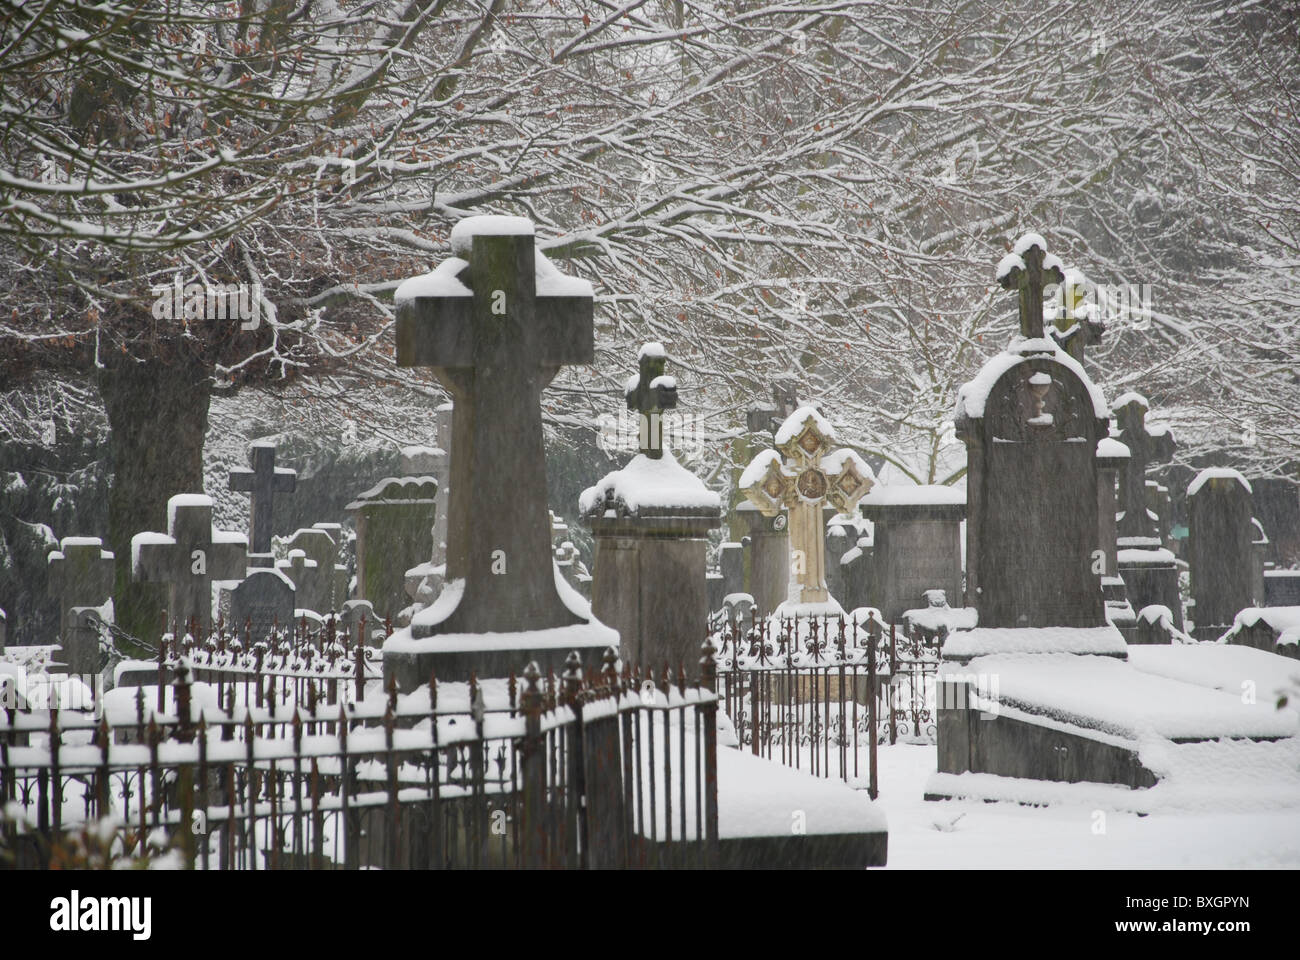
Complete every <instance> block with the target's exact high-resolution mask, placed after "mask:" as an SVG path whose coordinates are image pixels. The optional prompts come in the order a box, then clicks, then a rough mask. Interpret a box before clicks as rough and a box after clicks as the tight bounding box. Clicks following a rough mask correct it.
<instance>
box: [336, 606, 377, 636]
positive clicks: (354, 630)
mask: <svg viewBox="0 0 1300 960" xmlns="http://www.w3.org/2000/svg"><path fill="white" fill-rule="evenodd" d="M363 624H364V631H365V632H364V634H363V633H362V629H363ZM338 631H339V634H340V635H342V636H346V637H347V638H348V640H349V641H351V642H355V641H356V639H357V638H358V637H362V638H363V639H364V640H365V644H366V646H374V645H375V642H376V638H377V637H379V638H382V636H383V632H384V618H383V617H380V616H377V615H376V614H375V608H374V607H373V606H372V605H371V603H370V601H369V600H349V601H347V602H346V603H345V604H343V612H342V613H341V614H339V618H338Z"/></svg>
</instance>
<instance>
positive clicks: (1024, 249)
mask: <svg viewBox="0 0 1300 960" xmlns="http://www.w3.org/2000/svg"><path fill="white" fill-rule="evenodd" d="M1030 247H1037V248H1038V249H1039V250H1042V251H1043V252H1044V253H1046V252H1047V241H1046V240H1044V239H1043V238H1042V236H1041V235H1040V234H1037V233H1034V232H1033V231H1032V230H1031V231H1029V232H1028V233H1026V234H1024V235H1022V236H1021V238H1020V239H1019V240H1017V241H1016V245H1015V246H1014V247H1012V248H1011V252H1012V253H1014V254H1015V255H1016V256H1018V257H1023V256H1024V255H1025V254H1026V253H1028V252H1029V248H1030Z"/></svg>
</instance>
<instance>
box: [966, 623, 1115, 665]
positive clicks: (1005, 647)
mask: <svg viewBox="0 0 1300 960" xmlns="http://www.w3.org/2000/svg"><path fill="white" fill-rule="evenodd" d="M1126 649H1127V645H1126V644H1125V643H1124V636H1123V634H1121V633H1120V632H1119V631H1118V630H1116V629H1115V628H1114V627H1112V626H1110V625H1107V626H1104V627H976V628H975V629H974V630H967V631H962V632H959V633H953V634H949V636H948V639H947V640H946V641H944V645H943V655H944V657H946V658H950V659H964V658H967V657H979V656H984V655H987V654H995V653H1022V654H1099V655H1111V656H1121V657H1122V656H1123V655H1124V652H1125V650H1126Z"/></svg>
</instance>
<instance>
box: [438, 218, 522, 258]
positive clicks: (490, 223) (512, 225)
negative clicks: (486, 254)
mask: <svg viewBox="0 0 1300 960" xmlns="http://www.w3.org/2000/svg"><path fill="white" fill-rule="evenodd" d="M536 233H537V228H536V227H534V226H533V221H531V220H529V219H528V218H527V217H505V216H494V215H491V214H488V215H484V216H477V217H465V218H464V219H463V220H459V221H457V223H456V225H455V226H454V227H452V228H451V252H452V253H454V254H456V255H457V256H464V255H465V254H467V253H469V252H470V250H471V248H472V247H473V245H474V238H475V237H532V236H535V235H536Z"/></svg>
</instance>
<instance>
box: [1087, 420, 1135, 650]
mask: <svg viewBox="0 0 1300 960" xmlns="http://www.w3.org/2000/svg"><path fill="white" fill-rule="evenodd" d="M1128 460H1129V451H1128V447H1126V446H1124V444H1122V443H1120V441H1119V440H1117V439H1115V438H1114V437H1113V436H1108V437H1103V438H1102V439H1101V440H1099V441H1097V550H1098V551H1099V555H1096V554H1095V555H1094V557H1095V558H1096V560H1097V561H1098V562H1099V563H1100V565H1101V595H1102V600H1103V601H1104V603H1105V605H1106V617H1107V619H1108V620H1110V622H1111V623H1112V624H1114V625H1115V626H1116V627H1117V628H1118V629H1119V631H1120V633H1122V634H1123V635H1124V638H1125V639H1126V640H1130V639H1132V638H1133V637H1134V636H1135V631H1136V630H1137V614H1135V613H1134V612H1133V606H1132V604H1130V603H1129V599H1128V585H1127V584H1125V583H1124V578H1123V577H1121V576H1120V574H1119V525H1118V523H1117V521H1116V519H1115V515H1116V512H1117V511H1118V503H1119V496H1118V487H1117V485H1118V483H1119V475H1120V474H1121V473H1122V472H1123V470H1124V469H1125V468H1126V467H1127V466H1128Z"/></svg>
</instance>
